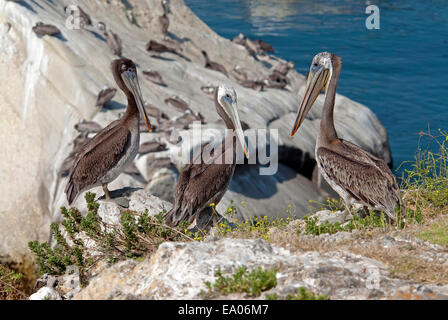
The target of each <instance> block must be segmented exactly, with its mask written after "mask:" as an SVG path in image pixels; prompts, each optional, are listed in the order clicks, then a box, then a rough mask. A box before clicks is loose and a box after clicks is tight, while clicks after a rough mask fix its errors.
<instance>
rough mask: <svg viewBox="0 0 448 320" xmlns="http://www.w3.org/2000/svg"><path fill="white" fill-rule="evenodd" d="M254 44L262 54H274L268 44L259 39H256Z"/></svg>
mask: <svg viewBox="0 0 448 320" xmlns="http://www.w3.org/2000/svg"><path fill="white" fill-rule="evenodd" d="M255 42H256V43H257V45H258V47H259V48H260V49H261V50H262V51H264V52H271V53H274V47H273V46H271V45H270V44H269V43H267V42H265V41H263V40H261V39H257V40H255Z"/></svg>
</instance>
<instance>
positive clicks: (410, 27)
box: [185, 0, 448, 175]
mask: <svg viewBox="0 0 448 320" xmlns="http://www.w3.org/2000/svg"><path fill="white" fill-rule="evenodd" d="M185 2H186V3H187V4H188V5H189V6H190V8H191V9H192V10H193V12H194V13H195V14H196V15H198V16H199V17H200V18H201V19H202V20H203V21H204V22H205V23H207V24H208V25H209V26H210V27H211V28H212V29H213V30H215V31H216V32H217V33H218V34H220V35H221V36H223V37H226V38H229V39H232V38H233V37H234V36H235V35H237V34H238V33H240V32H242V33H243V34H245V35H246V36H248V37H250V38H261V39H263V40H265V41H267V42H269V43H270V44H272V45H273V46H274V48H275V50H276V52H275V54H276V55H278V56H280V57H282V58H284V59H287V60H292V61H294V63H295V67H296V69H297V70H298V71H299V72H301V73H303V74H304V73H305V72H307V71H308V70H309V66H310V63H311V60H312V58H313V56H314V55H315V54H316V53H318V52H321V51H330V52H334V53H337V54H338V55H339V56H341V58H342V62H343V66H342V71H341V76H340V80H339V83H338V92H339V93H341V94H343V95H345V96H348V97H350V98H351V99H353V100H355V101H358V102H361V103H363V104H365V105H366V106H368V107H369V108H370V109H372V110H373V111H374V112H375V114H376V115H377V116H378V118H379V119H380V121H381V122H382V124H383V125H384V126H385V127H386V129H387V131H388V136H389V141H390V145H391V149H392V156H393V160H394V167H395V169H397V168H398V167H399V165H400V164H401V163H402V162H404V161H408V160H412V159H413V157H414V155H415V152H416V150H417V148H418V146H419V143H420V147H422V148H423V149H426V148H429V149H432V150H434V149H435V148H436V143H434V142H433V141H431V139H420V138H419V137H420V135H419V133H420V132H426V133H428V132H430V133H431V134H433V135H435V136H437V135H439V132H438V129H442V130H445V131H448V103H447V100H446V97H447V94H448V1H443V0H433V1H429V0H428V1H423V0H421V1H418V0H408V1H405V0H390V1H356V0H353V1H350V0H335V1H322V0H265V1H263V0H214V1H207V0H185ZM369 4H374V5H377V6H378V8H379V10H380V29H379V30H368V29H367V28H366V26H365V21H366V18H367V17H368V14H366V13H365V11H366V7H367V5H369ZM401 170H403V167H402V168H401V169H400V170H399V171H396V173H397V174H398V175H399V174H400V171H401Z"/></svg>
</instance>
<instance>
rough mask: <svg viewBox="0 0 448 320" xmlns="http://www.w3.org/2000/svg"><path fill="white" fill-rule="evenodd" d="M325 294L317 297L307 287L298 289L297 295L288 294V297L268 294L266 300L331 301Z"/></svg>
mask: <svg viewBox="0 0 448 320" xmlns="http://www.w3.org/2000/svg"><path fill="white" fill-rule="evenodd" d="M329 299H330V298H329V297H328V296H327V295H325V294H319V295H316V294H315V293H314V292H311V291H308V290H307V289H306V288H305V287H300V288H298V289H297V291H296V293H295V294H292V293H290V294H288V295H287V296H286V297H279V296H278V295H277V293H273V294H267V295H266V300H329Z"/></svg>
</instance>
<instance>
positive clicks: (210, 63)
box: [201, 50, 229, 77]
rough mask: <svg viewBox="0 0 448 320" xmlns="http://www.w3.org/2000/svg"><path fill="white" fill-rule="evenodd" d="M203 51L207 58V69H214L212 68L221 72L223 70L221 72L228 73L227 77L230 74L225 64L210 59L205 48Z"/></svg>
mask: <svg viewBox="0 0 448 320" xmlns="http://www.w3.org/2000/svg"><path fill="white" fill-rule="evenodd" d="M201 53H202V55H203V56H204V59H205V67H206V68H207V69H212V70H215V71H219V72H221V73H224V74H225V75H226V77H228V76H229V75H228V73H227V70H226V68H224V66H223V65H221V64H219V63H217V62H213V61H210V59H209V57H208V54H207V52H205V50H202V51H201Z"/></svg>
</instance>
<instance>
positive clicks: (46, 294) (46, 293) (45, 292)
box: [29, 287, 62, 300]
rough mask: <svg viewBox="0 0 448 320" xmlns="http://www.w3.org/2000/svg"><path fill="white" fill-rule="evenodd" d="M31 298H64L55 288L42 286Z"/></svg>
mask: <svg viewBox="0 0 448 320" xmlns="http://www.w3.org/2000/svg"><path fill="white" fill-rule="evenodd" d="M29 300H62V298H61V296H60V295H59V293H58V292H57V291H56V290H55V289H53V288H50V287H42V288H40V289H39V290H38V291H37V292H36V293H33V294H32V295H31V296H30V297H29Z"/></svg>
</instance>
